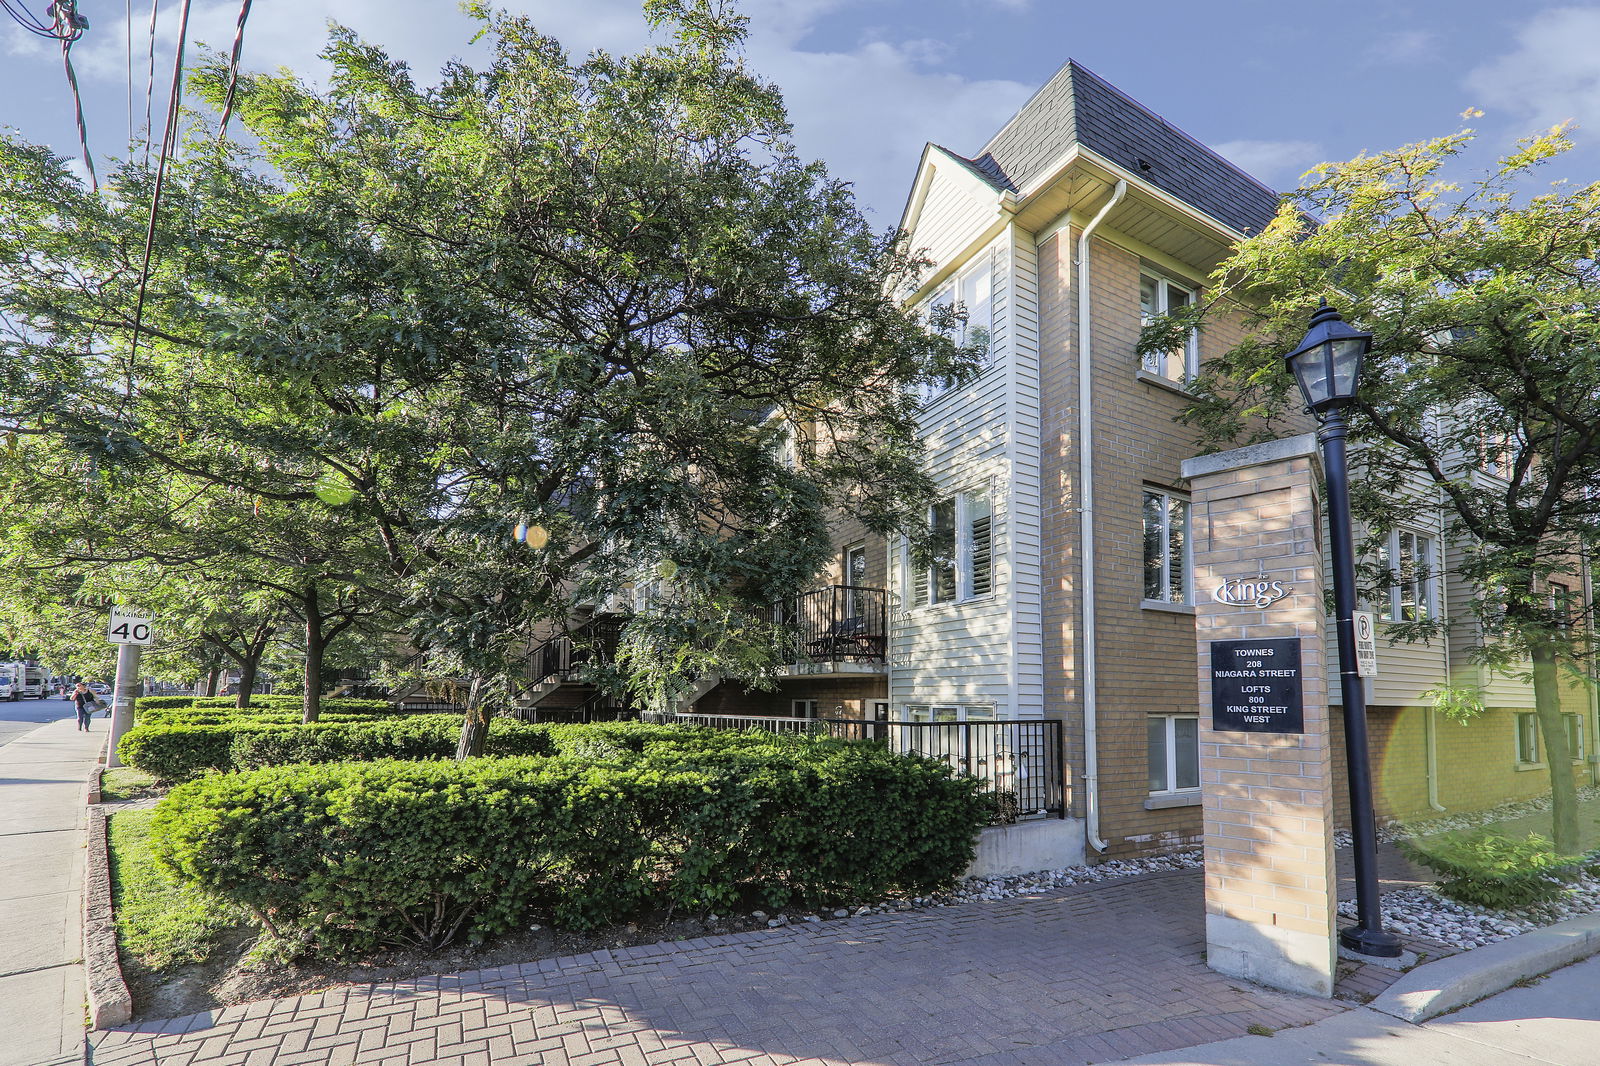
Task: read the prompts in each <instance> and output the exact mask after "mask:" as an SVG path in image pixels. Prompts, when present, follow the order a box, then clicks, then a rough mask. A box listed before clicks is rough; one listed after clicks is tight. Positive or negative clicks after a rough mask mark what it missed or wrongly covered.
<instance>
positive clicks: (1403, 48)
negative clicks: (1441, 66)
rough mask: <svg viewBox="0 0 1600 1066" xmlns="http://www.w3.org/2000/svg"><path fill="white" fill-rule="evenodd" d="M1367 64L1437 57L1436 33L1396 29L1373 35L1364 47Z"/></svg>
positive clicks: (1405, 61) (1406, 61)
mask: <svg viewBox="0 0 1600 1066" xmlns="http://www.w3.org/2000/svg"><path fill="white" fill-rule="evenodd" d="M1365 53H1366V57H1367V63H1368V65H1369V66H1370V65H1374V64H1377V63H1411V62H1418V61H1425V60H1431V59H1436V58H1438V35H1437V34H1435V33H1433V32H1432V31H1430V30H1398V31H1396V32H1394V33H1389V34H1384V35H1382V36H1375V37H1373V38H1372V39H1371V40H1370V41H1368V42H1367V46H1366V48H1365Z"/></svg>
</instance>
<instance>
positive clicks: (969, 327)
mask: <svg viewBox="0 0 1600 1066" xmlns="http://www.w3.org/2000/svg"><path fill="white" fill-rule="evenodd" d="M952 305H959V309H960V310H962V311H965V312H966V321H965V322H963V323H961V324H960V325H958V326H957V327H956V329H955V332H954V333H953V334H951V339H952V340H954V341H955V342H956V343H957V344H972V343H975V342H976V341H978V340H979V339H980V337H981V338H982V339H985V340H987V339H988V338H989V337H991V336H993V334H994V268H993V266H992V264H991V262H990V256H989V254H988V253H987V252H985V253H983V254H980V255H979V256H978V257H977V259H976V260H974V261H973V262H972V263H971V264H970V265H969V266H967V267H966V268H965V269H964V270H962V271H961V272H960V273H958V274H956V275H955V276H954V277H952V278H950V280H949V281H947V282H946V283H945V284H944V285H943V286H942V287H941V288H940V289H939V290H938V291H937V292H935V293H934V294H933V298H932V299H930V300H929V301H928V303H927V308H928V310H929V311H930V312H932V311H937V310H938V309H940V308H943V307H950V306H952ZM944 392H945V389H944V388H943V387H942V386H940V385H933V384H929V385H923V386H921V387H920V388H919V389H918V390H917V399H918V400H919V401H921V402H922V403H927V402H928V401H929V400H932V399H933V398H934V397H936V396H940V395H942V394H943V393H944Z"/></svg>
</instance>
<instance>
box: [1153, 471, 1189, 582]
mask: <svg viewBox="0 0 1600 1066" xmlns="http://www.w3.org/2000/svg"><path fill="white" fill-rule="evenodd" d="M1189 550H1190V549H1189V501H1188V500H1187V499H1185V498H1184V497H1182V496H1179V495H1178V494H1177V493H1174V492H1168V491H1166V490H1165V489H1148V488H1147V489H1145V490H1144V598H1145V599H1147V600H1157V601H1160V602H1162V603H1193V602H1194V594H1193V590H1192V588H1191V586H1190V577H1189V573H1190V569H1191V567H1190V565H1189Z"/></svg>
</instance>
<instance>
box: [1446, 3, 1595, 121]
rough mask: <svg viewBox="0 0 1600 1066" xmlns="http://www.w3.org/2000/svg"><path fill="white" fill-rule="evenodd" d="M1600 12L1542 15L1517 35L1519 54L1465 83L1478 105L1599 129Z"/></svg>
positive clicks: (1505, 57) (1559, 11)
mask: <svg viewBox="0 0 1600 1066" xmlns="http://www.w3.org/2000/svg"><path fill="white" fill-rule="evenodd" d="M1597 43H1600V8H1592V7H1590V8H1578V7H1563V8H1553V9H1551V10H1548V11H1541V12H1540V13H1539V14H1537V15H1535V16H1534V17H1533V19H1532V20H1531V21H1529V22H1528V24H1527V25H1525V26H1524V27H1523V28H1522V29H1521V30H1519V31H1518V32H1517V46H1516V48H1515V49H1514V50H1513V51H1511V52H1509V53H1507V54H1506V55H1503V56H1501V57H1500V58H1498V59H1495V60H1492V61H1490V62H1488V63H1484V64H1482V65H1480V66H1478V67H1476V68H1475V69H1473V70H1472V71H1471V72H1470V73H1469V74H1468V75H1467V77H1466V79H1465V83H1464V84H1465V85H1466V87H1467V88H1468V89H1470V90H1471V91H1473V92H1474V93H1477V94H1478V97H1479V99H1478V101H1475V102H1478V103H1480V104H1481V105H1487V106H1490V107H1503V108H1505V109H1507V110H1508V111H1511V112H1512V113H1514V114H1517V115H1520V116H1523V117H1527V118H1531V119H1533V120H1534V121H1536V122H1538V123H1540V124H1552V125H1553V124H1555V123H1557V122H1562V121H1565V120H1567V119H1573V120H1576V121H1577V122H1578V123H1580V124H1583V125H1589V126H1594V125H1596V124H1600V48H1597V47H1596V45H1597Z"/></svg>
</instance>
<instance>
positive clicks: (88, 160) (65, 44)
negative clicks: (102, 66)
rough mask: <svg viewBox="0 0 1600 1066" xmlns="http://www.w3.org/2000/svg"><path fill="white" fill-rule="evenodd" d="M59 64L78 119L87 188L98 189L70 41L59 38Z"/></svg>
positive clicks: (79, 142)
mask: <svg viewBox="0 0 1600 1066" xmlns="http://www.w3.org/2000/svg"><path fill="white" fill-rule="evenodd" d="M61 65H62V66H64V67H66V68H67V84H68V85H69V86H71V88H72V110H73V114H74V116H75V117H76V118H77V120H78V144H79V145H80V146H81V147H82V148H83V165H84V166H85V167H87V168H88V170H89V188H90V189H92V190H94V191H95V192H99V191H100V179H99V178H98V177H97V176H96V175H95V172H94V156H92V155H90V154H89V127H88V126H86V125H85V124H84V121H83V97H82V96H81V95H80V94H79V93H78V75H77V74H75V73H74V72H73V70H72V41H71V40H68V39H67V38H65V37H63V38H61Z"/></svg>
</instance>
